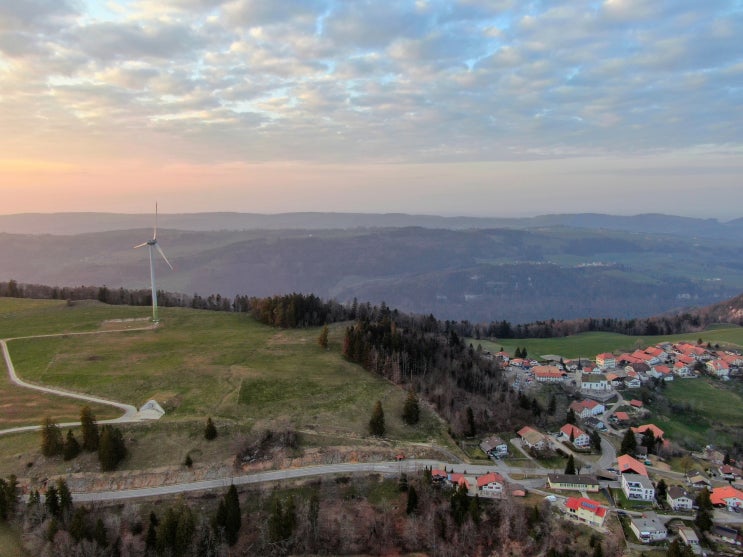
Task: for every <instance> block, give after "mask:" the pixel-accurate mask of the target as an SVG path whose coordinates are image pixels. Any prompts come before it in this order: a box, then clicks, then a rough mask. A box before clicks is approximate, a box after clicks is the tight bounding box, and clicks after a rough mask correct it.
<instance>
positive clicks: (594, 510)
mask: <svg viewBox="0 0 743 557" xmlns="http://www.w3.org/2000/svg"><path fill="white" fill-rule="evenodd" d="M565 509H566V510H567V513H568V515H570V516H572V517H574V518H576V519H577V520H579V521H581V522H583V523H585V524H588V525H589V526H593V527H594V528H600V527H601V526H603V525H604V519H605V518H606V511H607V509H606V507H604V506H603V505H601V503H599V502H598V501H594V500H592V499H589V498H588V497H568V499H567V501H566V502H565Z"/></svg>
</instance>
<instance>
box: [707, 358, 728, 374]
mask: <svg viewBox="0 0 743 557" xmlns="http://www.w3.org/2000/svg"><path fill="white" fill-rule="evenodd" d="M707 371H709V372H710V373H711V374H712V375H714V376H715V377H721V378H722V377H728V376H729V375H730V364H728V363H727V362H726V361H725V360H721V359H719V358H717V359H715V360H710V361H709V362H707Z"/></svg>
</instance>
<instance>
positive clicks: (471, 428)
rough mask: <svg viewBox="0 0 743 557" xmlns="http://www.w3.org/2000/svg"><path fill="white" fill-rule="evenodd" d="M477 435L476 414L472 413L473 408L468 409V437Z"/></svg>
mask: <svg viewBox="0 0 743 557" xmlns="http://www.w3.org/2000/svg"><path fill="white" fill-rule="evenodd" d="M476 433H477V430H476V428H475V414H474V412H472V407H471V406H468V407H467V436H468V437H474V436H475V434H476Z"/></svg>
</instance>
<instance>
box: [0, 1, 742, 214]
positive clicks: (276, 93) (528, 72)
mask: <svg viewBox="0 0 743 557" xmlns="http://www.w3.org/2000/svg"><path fill="white" fill-rule="evenodd" d="M741 37H743V1H742V0H605V1H601V0H564V1H539V0H533V1H530V0H460V1H458V2H455V1H443V0H417V1H403V0H401V1H393V0H376V1H371V0H367V1H365V0H231V1H221V0H118V1H106V0H0V130H2V133H0V192H2V196H1V197H0V198H1V199H2V201H1V202H0V213H17V212H30V211H42V212H50V211H122V212H147V211H151V210H152V206H153V204H154V202H155V200H158V201H159V203H160V207H161V209H162V210H163V212H191V211H246V212H263V213H265V212H271V213H272V212H284V211H358V212H409V213H436V214H445V215H453V214H457V215H493V216H507V215H530V214H540V213H553V212H583V211H599V212H606V213H614V214H637V213H647V212H664V213H674V214H682V215H701V216H705V217H718V218H721V219H729V218H735V217H743V39H741Z"/></svg>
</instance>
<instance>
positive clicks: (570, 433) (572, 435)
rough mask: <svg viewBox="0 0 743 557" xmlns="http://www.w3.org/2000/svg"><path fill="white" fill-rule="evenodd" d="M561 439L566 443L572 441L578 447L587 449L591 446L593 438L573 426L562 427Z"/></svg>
mask: <svg viewBox="0 0 743 557" xmlns="http://www.w3.org/2000/svg"><path fill="white" fill-rule="evenodd" d="M560 437H561V438H562V439H563V440H565V441H570V442H571V443H572V444H573V445H574V446H576V447H580V448H586V447H590V446H591V438H590V437H589V436H588V434H587V433H586V432H584V431H583V430H582V429H581V428H579V427H577V426H575V425H573V424H565V425H564V426H562V427H561V428H560Z"/></svg>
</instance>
